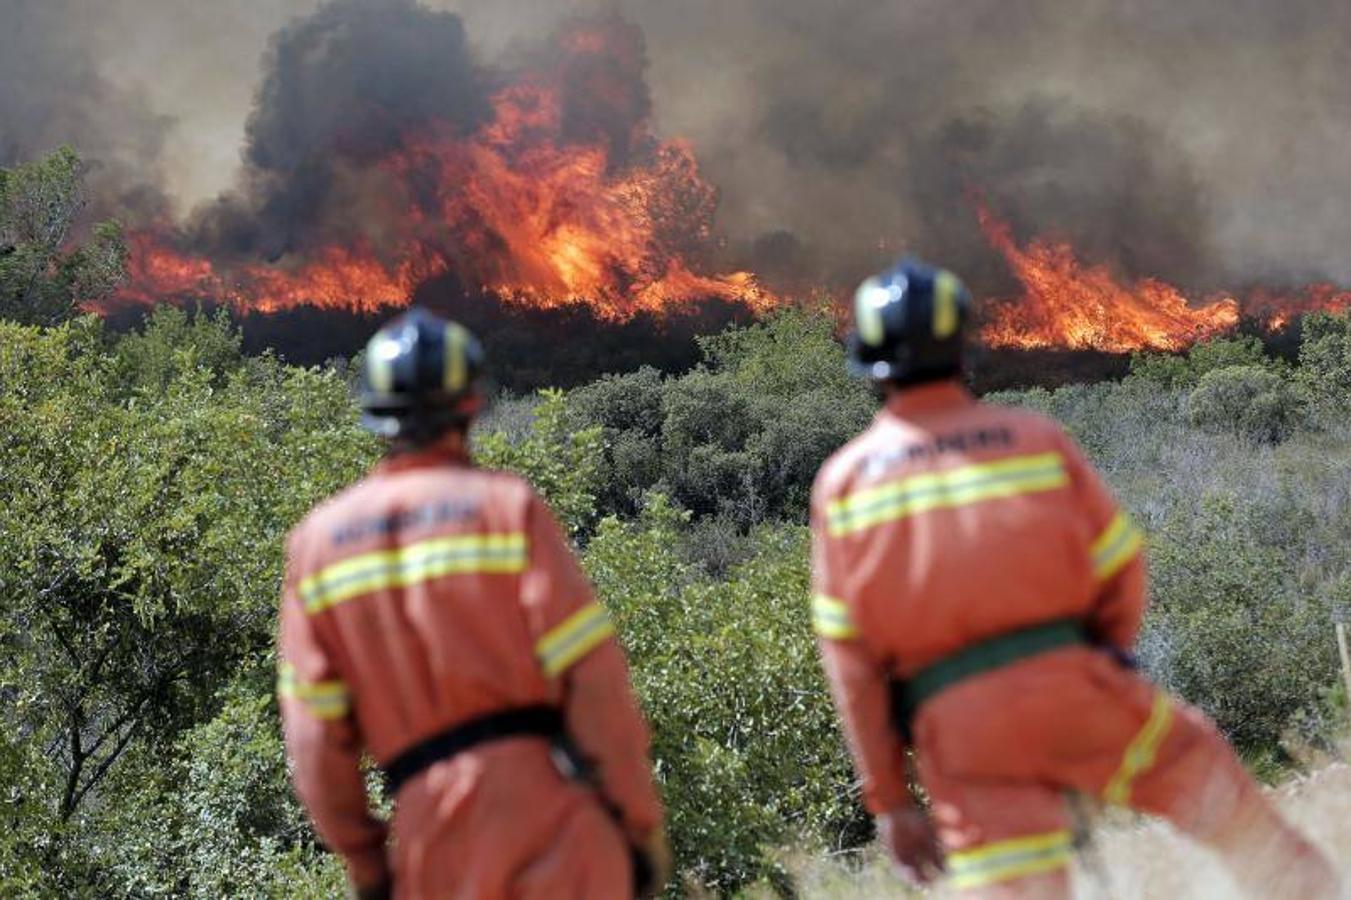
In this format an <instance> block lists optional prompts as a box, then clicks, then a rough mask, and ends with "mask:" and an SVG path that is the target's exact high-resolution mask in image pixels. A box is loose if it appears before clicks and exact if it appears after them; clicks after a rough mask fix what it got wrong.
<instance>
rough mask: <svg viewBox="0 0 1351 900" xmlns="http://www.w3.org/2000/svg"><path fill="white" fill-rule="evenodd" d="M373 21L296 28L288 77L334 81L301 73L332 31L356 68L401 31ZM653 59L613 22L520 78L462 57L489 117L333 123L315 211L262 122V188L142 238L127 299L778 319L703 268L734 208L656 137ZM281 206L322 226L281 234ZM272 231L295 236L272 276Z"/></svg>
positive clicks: (324, 129) (470, 101)
mask: <svg viewBox="0 0 1351 900" xmlns="http://www.w3.org/2000/svg"><path fill="white" fill-rule="evenodd" d="M338 12H343V13H345V15H342V16H339V15H337V13H338ZM326 14H327V15H326ZM410 14H411V13H410ZM367 15H370V14H369V13H363V12H361V11H359V10H356V9H354V8H349V7H348V6H346V5H343V6H339V7H330V8H328V9H326V10H324V11H322V12H321V14H320V16H319V17H318V20H317V22H315V23H311V25H310V26H309V27H299V26H298V27H295V28H293V29H292V30H291V31H290V32H289V35H288V37H285V38H283V40H282V41H280V42H279V44H278V46H277V49H276V50H275V51H274V63H273V64H274V67H275V68H274V74H273V79H274V80H275V79H282V78H286V77H288V75H289V76H290V77H292V78H294V79H295V80H298V81H299V82H300V83H301V87H302V88H305V87H311V88H315V89H317V88H318V85H317V84H315V82H314V78H315V76H319V75H322V67H321V70H320V71H304V70H302V71H299V72H297V71H296V70H295V69H294V68H290V67H288V63H290V60H289V58H288V56H289V53H290V52H291V51H296V52H299V51H301V50H304V49H306V48H308V47H309V46H311V45H313V44H315V43H316V42H317V40H318V39H319V38H320V37H321V36H323V35H328V36H333V37H336V38H337V40H338V44H337V47H336V49H332V50H330V51H329V53H330V56H331V55H334V54H337V55H341V54H342V53H343V52H344V51H345V49H346V45H345V44H344V43H343V42H344V41H350V40H352V38H353V34H352V32H353V29H354V28H355V27H356V26H357V25H363V26H365V27H368V28H369V27H372V26H374V27H377V28H381V27H383V28H385V29H391V28H394V27H395V25H396V24H398V25H402V24H404V23H391V22H390V21H389V20H388V19H387V18H384V19H382V18H381V17H379V16H375V17H374V18H372V19H369V20H366V21H361V20H362V19H363V18H364V17H365V16H367ZM416 15H418V16H421V17H426V18H427V19H428V20H430V21H431V22H434V23H435V24H436V25H438V26H440V27H441V29H442V35H443V38H444V39H445V41H446V43H447V44H448V45H450V46H451V47H453V48H455V49H456V50H457V51H459V52H461V53H462V52H463V51H462V37H461V36H460V34H459V32H458V20H454V19H450V20H449V21H453V22H454V23H455V25H454V27H453V28H451V29H450V30H449V31H446V30H445V29H446V23H447V19H446V18H445V17H444V15H443V14H437V13H431V12H428V11H417V12H416ZM326 19H331V20H332V21H326ZM354 20H356V21H354ZM399 31H400V32H402V31H403V29H402V28H399ZM389 39H390V40H393V41H396V42H401V41H417V40H418V39H417V37H416V36H414V35H411V34H407V33H398V34H395V35H392V36H389ZM644 65H645V57H644V47H643V40H642V35H641V33H640V32H639V31H638V30H637V29H636V28H635V27H634V26H632V25H629V24H627V23H625V22H623V21H621V20H618V19H613V18H607V19H601V20H593V21H587V22H581V23H574V24H572V25H571V26H569V27H568V28H566V29H565V30H564V31H563V32H562V33H561V34H559V35H558V36H557V37H556V38H555V40H554V42H553V44H552V46H551V47H550V49H549V52H548V53H546V54H542V55H541V58H540V59H537V60H534V61H532V62H531V63H530V64H528V65H525V66H523V67H522V68H520V69H518V70H516V71H512V72H509V73H498V74H496V75H489V74H485V73H480V72H475V71H474V70H473V69H472V68H471V67H470V66H469V64H468V62H467V61H465V63H464V65H463V66H461V71H460V72H458V73H457V75H458V77H461V78H465V79H468V80H470V81H472V82H476V83H478V84H480V85H485V84H488V83H490V82H496V84H494V85H491V86H490V87H489V88H488V89H486V90H485V91H484V96H483V98H482V99H483V104H482V107H483V108H482V109H481V110H480V108H479V106H480V104H479V103H478V102H477V99H478V98H474V97H468V98H465V97H458V98H453V100H452V102H451V103H449V104H446V105H444V106H443V107H442V108H441V109H439V110H438V109H437V108H436V106H435V105H433V106H432V107H431V109H432V112H430V113H429V114H427V115H423V116H418V115H414V116H408V117H405V118H406V119H407V120H406V121H403V122H398V123H397V124H394V125H390V124H389V123H388V122H387V121H386V120H385V119H384V117H383V116H382V115H381V110H380V109H379V108H376V109H373V110H371V111H370V112H369V113H368V114H367V115H366V116H365V119H364V121H365V122H366V123H367V124H369V125H371V126H372V127H374V128H375V129H376V130H377V132H381V131H383V132H385V133H384V134H380V135H379V139H378V140H375V141H372V137H371V135H368V134H362V133H360V132H359V131H354V130H353V129H349V128H345V127H341V126H339V127H331V123H328V122H323V123H320V124H321V127H320V128H319V129H318V130H317V135H316V136H318V137H321V138H322V139H323V141H322V142H316V144H317V145H316V146H307V147H300V148H287V149H288V150H295V151H298V152H296V153H295V154H294V156H295V157H296V158H297V159H299V160H304V159H311V160H313V159H315V158H316V154H317V153H327V154H330V156H329V157H328V158H326V159H323V160H321V161H320V162H319V167H320V168H319V175H320V176H321V177H320V178H319V179H318V180H319V181H320V182H322V184H321V185H314V187H315V193H314V194H313V195H311V196H305V197H300V196H296V187H295V186H294V185H292V184H279V183H278V182H277V180H276V179H277V177H278V176H283V177H285V176H289V177H298V178H300V179H303V180H304V181H306V182H311V183H312V182H314V181H315V174H314V173H306V172H301V171H291V172H286V171H284V170H282V171H278V170H277V169H278V167H277V166H276V165H275V163H274V162H273V154H271V153H264V152H259V151H260V150H265V149H266V147H265V145H264V144H263V141H264V140H265V137H266V136H265V134H264V127H263V126H264V124H265V123H266V122H267V121H268V118H269V114H270V113H271V110H269V109H264V110H263V111H262V112H260V113H258V114H256V115H255V118H254V120H253V122H252V123H251V126H250V131H251V136H252V137H253V138H254V145H253V148H252V149H253V150H254V152H253V153H252V154H251V167H252V168H251V171H250V172H249V173H247V175H248V181H249V186H250V187H251V188H252V190H251V191H245V192H244V193H243V194H242V195H240V196H231V197H227V198H223V199H222V200H220V201H218V202H217V203H216V204H215V206H214V207H211V208H208V209H206V210H204V211H202V212H200V213H199V214H198V215H197V216H196V218H195V221H194V222H192V223H189V226H188V227H187V228H185V229H174V228H163V227H162V228H152V229H145V230H141V231H137V232H135V233H133V234H132V236H131V259H130V275H131V277H130V279H129V283H128V285H127V287H126V288H125V289H124V290H123V291H122V292H121V294H120V295H119V296H118V297H117V301H118V302H120V303H153V302H157V301H161V300H166V299H175V298H189V297H197V298H203V297H204V298H208V299H210V300H213V301H217V302H223V303H227V304H229V305H232V306H235V307H238V308H241V309H244V310H249V311H262V312H273V311H280V310H285V309H291V308H294V307H297V306H302V305H311V306H317V307H322V308H331V309H343V310H347V311H360V312H370V311H374V310H377V309H379V308H381V307H385V306H395V305H401V304H406V303H407V302H408V301H409V299H410V297H411V296H412V295H413V293H414V291H415V290H416V289H417V287H418V286H419V285H420V284H422V283H424V282H426V281H428V280H429V279H431V278H434V277H437V276H441V275H443V274H446V273H449V274H451V275H453V276H454V277H455V278H456V279H457V281H458V282H459V284H460V285H461V286H462V287H463V289H464V290H465V291H466V292H478V293H483V294H489V295H493V296H496V297H498V298H500V299H502V300H505V301H508V302H514V303H520V304H524V305H527V306H531V307H535V308H541V309H547V308H552V307H558V306H565V305H570V304H586V305H589V306H590V307H591V308H592V309H593V311H594V312H596V313H597V314H598V316H599V317H600V318H602V319H609V320H626V319H628V318H631V317H632V316H633V315H634V314H635V313H637V312H640V311H641V312H660V311H664V310H667V309H669V308H672V307H679V306H682V305H684V304H688V303H692V302H694V301H708V300H719V301H725V302H732V303H739V304H743V305H745V306H747V307H749V308H751V309H754V310H759V309H763V308H766V307H768V306H769V305H771V304H772V303H774V302H775V298H774V297H773V295H772V294H770V293H769V292H768V291H767V290H765V289H764V288H763V287H761V286H760V285H759V283H758V282H757V280H756V278H755V276H753V275H752V274H750V273H748V272H733V273H730V274H721V275H718V274H706V273H707V272H708V268H707V260H708V258H709V255H710V251H711V249H712V248H713V240H714V238H713V230H712V222H713V214H714V211H715V209H716V206H717V194H716V191H715V190H714V188H713V187H712V186H711V185H709V184H708V182H707V181H705V180H704V179H703V178H702V177H701V175H700V173H699V167H698V163H697V162H696V160H695V158H694V154H693V153H692V151H691V150H690V148H689V147H688V146H687V145H685V144H683V143H681V142H678V141H662V140H659V139H658V138H657V137H655V135H654V134H653V131H652V128H651V123H650V118H649V108H648V107H649V104H648V100H647V96H646V89H645V87H644V82H643V78H642V69H643V66H644ZM278 93H283V92H278ZM263 96H264V100H267V99H268V96H269V95H268V93H267V91H266V89H265V91H264V95H263ZM435 99H441V98H435ZM456 101H458V102H456ZM302 115H304V114H302ZM362 121H363V117H362V116H360V115H359V116H358V117H357V124H358V125H359V124H360V123H361V122H362ZM302 131H303V129H302ZM310 133H311V134H314V133H315V132H314V131H313V130H311V132H310ZM324 144H327V146H324ZM363 145H364V146H363ZM319 190H323V191H324V192H325V194H326V195H327V196H320V195H319V193H318V191H319ZM297 201H299V202H297ZM278 206H281V207H283V208H286V209H289V210H294V211H295V212H296V213H298V214H299V215H300V217H301V218H302V219H303V218H308V219H309V220H310V221H309V224H310V225H311V226H312V228H313V230H312V231H310V232H300V231H297V230H296V229H295V227H294V223H289V222H288V223H282V225H283V228H281V229H280V230H278V229H269V227H268V226H269V224H271V223H270V222H269V219H272V218H275V217H276V215H277V213H278V208H277V207H278ZM268 230H272V231H273V232H274V233H280V234H282V235H283V236H284V240H283V241H282V243H281V245H280V246H277V247H275V248H274V251H273V253H272V255H271V256H272V258H270V259H268V260H267V261H266V262H262V261H260V260H259V258H258V251H259V250H262V249H263V247H261V246H260V245H259V241H260V238H262V237H263V235H264V233H265V232H266V231H268ZM232 245H233V246H232Z"/></svg>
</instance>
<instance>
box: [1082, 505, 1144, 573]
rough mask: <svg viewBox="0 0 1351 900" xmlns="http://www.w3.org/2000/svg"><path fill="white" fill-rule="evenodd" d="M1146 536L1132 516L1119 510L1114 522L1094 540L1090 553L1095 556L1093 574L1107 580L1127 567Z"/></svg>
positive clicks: (1142, 544)
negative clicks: (1132, 519) (1136, 525)
mask: <svg viewBox="0 0 1351 900" xmlns="http://www.w3.org/2000/svg"><path fill="white" fill-rule="evenodd" d="M1144 541H1145V536H1144V533H1143V532H1141V531H1140V529H1139V528H1137V527H1135V523H1134V522H1132V521H1131V519H1130V516H1128V515H1126V514H1125V513H1124V512H1119V513H1117V514H1116V517H1115V518H1114V519H1112V523H1111V524H1110V525H1108V526H1107V528H1106V530H1105V531H1103V533H1102V534H1101V535H1099V537H1098V539H1097V540H1096V541H1094V542H1093V547H1092V549H1091V550H1090V553H1091V554H1092V557H1093V574H1094V575H1096V576H1097V578H1098V580H1099V581H1106V580H1107V579H1108V578H1111V577H1112V576H1113V575H1115V574H1116V573H1117V572H1120V571H1121V570H1122V569H1123V568H1125V567H1126V564H1127V563H1129V562H1130V561H1131V560H1132V559H1134V558H1135V555H1136V554H1137V553H1139V552H1140V548H1141V547H1142V546H1144Z"/></svg>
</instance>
